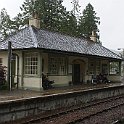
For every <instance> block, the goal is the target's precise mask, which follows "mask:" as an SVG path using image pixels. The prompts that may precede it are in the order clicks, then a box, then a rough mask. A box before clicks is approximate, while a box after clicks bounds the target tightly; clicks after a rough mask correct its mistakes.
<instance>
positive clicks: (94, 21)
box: [78, 3, 100, 42]
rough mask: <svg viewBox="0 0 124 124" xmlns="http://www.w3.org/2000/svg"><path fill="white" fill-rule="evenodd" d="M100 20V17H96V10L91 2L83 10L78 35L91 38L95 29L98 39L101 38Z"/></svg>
mask: <svg viewBox="0 0 124 124" xmlns="http://www.w3.org/2000/svg"><path fill="white" fill-rule="evenodd" d="M99 20H100V18H99V17H96V12H95V11H94V8H93V6H92V5H91V4H90V3H89V4H88V5H87V6H86V8H85V9H84V11H83V16H81V17H80V19H79V25H78V33H79V34H78V35H79V36H84V37H86V38H90V36H91V34H92V31H94V32H95V33H96V37H97V39H99V35H98V32H99V29H98V25H99V24H100V21H99ZM98 42H99V41H98Z"/></svg>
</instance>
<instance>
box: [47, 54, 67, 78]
mask: <svg viewBox="0 0 124 124" xmlns="http://www.w3.org/2000/svg"><path fill="white" fill-rule="evenodd" d="M52 69H53V70H52ZM48 74H49V75H54V76H55V75H57V76H65V75H67V57H65V56H62V55H59V57H58V56H57V55H54V54H49V56H48Z"/></svg>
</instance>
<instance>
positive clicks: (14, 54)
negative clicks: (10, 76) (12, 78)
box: [12, 53, 19, 89]
mask: <svg viewBox="0 0 124 124" xmlns="http://www.w3.org/2000/svg"><path fill="white" fill-rule="evenodd" d="M12 55H13V56H16V57H17V89H18V87H19V56H18V54H16V53H12Z"/></svg>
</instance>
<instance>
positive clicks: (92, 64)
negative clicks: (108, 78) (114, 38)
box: [88, 59, 100, 75]
mask: <svg viewBox="0 0 124 124" xmlns="http://www.w3.org/2000/svg"><path fill="white" fill-rule="evenodd" d="M88 71H89V75H98V74H99V73H100V60H93V59H89V69H88Z"/></svg>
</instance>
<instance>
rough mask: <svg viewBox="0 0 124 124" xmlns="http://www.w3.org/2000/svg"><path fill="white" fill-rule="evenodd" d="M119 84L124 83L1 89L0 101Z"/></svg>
mask: <svg viewBox="0 0 124 124" xmlns="http://www.w3.org/2000/svg"><path fill="white" fill-rule="evenodd" d="M118 85H124V84H123V83H109V84H95V85H91V84H90V85H86V84H85V85H78V86H69V87H61V88H54V89H50V90H45V91H31V90H12V91H0V102H3V101H8V100H16V99H22V98H30V97H36V96H45V95H51V94H58V93H66V92H72V91H79V90H88V89H94V88H102V87H110V86H118Z"/></svg>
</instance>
